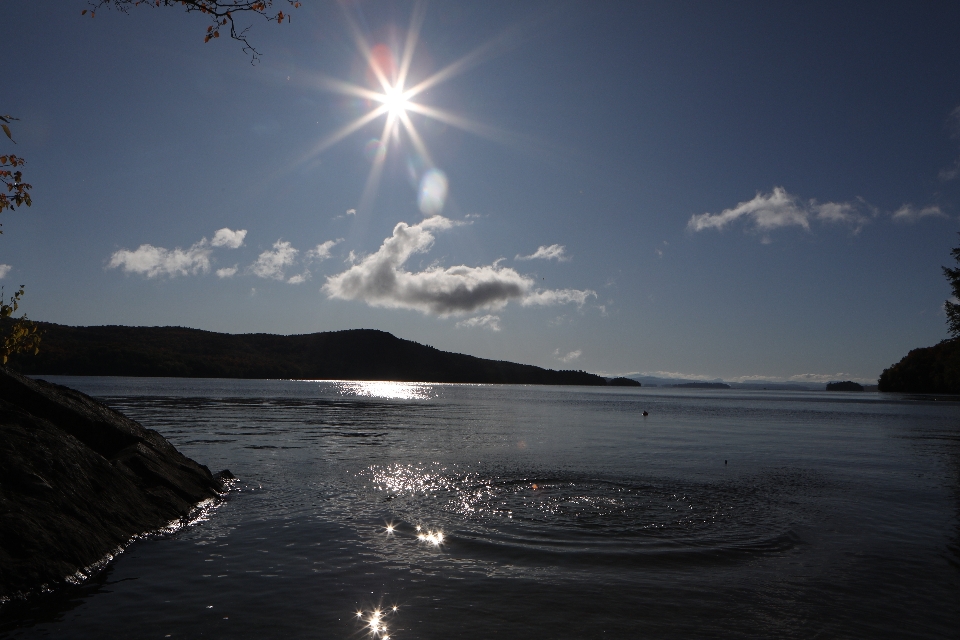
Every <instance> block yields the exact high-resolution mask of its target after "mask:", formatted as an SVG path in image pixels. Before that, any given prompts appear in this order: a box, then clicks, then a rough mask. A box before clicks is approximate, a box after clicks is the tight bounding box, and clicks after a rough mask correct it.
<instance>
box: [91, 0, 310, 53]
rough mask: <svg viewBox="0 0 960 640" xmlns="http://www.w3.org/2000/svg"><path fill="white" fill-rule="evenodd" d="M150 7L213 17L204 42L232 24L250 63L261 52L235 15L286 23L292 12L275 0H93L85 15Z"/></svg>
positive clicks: (296, 1)
mask: <svg viewBox="0 0 960 640" xmlns="http://www.w3.org/2000/svg"><path fill="white" fill-rule="evenodd" d="M286 2H287V3H288V4H289V5H290V6H291V7H293V8H294V9H297V8H299V7H300V4H301V2H300V0H286ZM141 5H143V6H149V7H176V6H180V7H182V8H184V9H186V11H187V13H192V12H197V13H201V14H203V15H206V16H207V17H209V19H210V22H211V24H210V25H208V26H207V31H206V34H205V35H204V37H203V41H204V42H210V41H211V40H214V39H216V38H219V37H220V29H221V28H223V27H227V26H229V27H230V31H229V33H230V37H231V38H233V39H234V40H236V41H238V42H240V43H242V44H243V52H244V53H247V54H249V55H250V62H251V63H255V62H256V61H257V60H259V59H260V52H259V51H257V50H256V49H255V48H254V47H253V45H251V44H250V42H249V41H248V40H247V31H248V30H249V29H250V27H249V26H248V27H244V28H242V29H237V25H236V22H234V14H236V13H250V14H256V15H259V16H260V17H262V18H264V19H265V20H267V21H269V22H276V23H277V24H282V23H283V21H284V20H286V21H287V22H290V14H288V13H284V12H283V11H276V12H274V11H273V0H91V2H90V6H91V7H92V8H91V9H89V10H87V9H84V10H83V11H81V12H80V13H81V15H85V14H87V13H88V12H89V13H90V17H91V18H92V17H94V16H95V15H96V13H97V10H98V9H101V8H107V9H117V10H118V11H122V12H123V13H128V12H129V11H130V9H131V8H134V7H139V6H141Z"/></svg>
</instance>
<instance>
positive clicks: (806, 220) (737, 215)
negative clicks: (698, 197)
mask: <svg viewBox="0 0 960 640" xmlns="http://www.w3.org/2000/svg"><path fill="white" fill-rule="evenodd" d="M864 210H867V212H868V213H870V214H871V215H867V213H865V212H864ZM877 215H879V211H878V210H877V209H875V208H873V207H870V206H869V205H867V203H866V202H865V201H864V200H862V199H859V200H857V201H856V202H825V203H819V202H817V201H816V200H807V201H803V200H801V199H800V198H799V197H797V196H794V195H791V194H789V193H787V191H786V189H784V188H783V187H774V189H773V191H771V192H770V193H766V194H764V193H760V192H757V195H756V196H755V197H754V198H753V199H752V200H748V201H746V202H740V203H738V204H737V206H735V207H733V208H731V209H724V210H723V211H721V212H720V213H702V214H699V215H693V216H691V217H690V220H689V221H688V222H687V229H689V230H691V231H703V230H705V229H723V228H725V227H727V226H728V225H731V224H733V223H734V222H737V221H742V222H746V223H748V224H749V225H750V226H751V228H752V230H753V231H755V232H758V233H761V234H766V233H768V232H770V231H773V230H775V229H779V228H782V227H791V226H795V227H800V228H802V229H804V230H806V231H809V230H810V223H811V221H813V220H816V221H819V222H824V223H830V224H846V225H849V226H850V227H851V228H852V229H853V232H854V233H858V232H859V231H860V229H862V228H863V226H864V225H865V224H867V223H868V222H870V220H871V219H872V217H876V216H877ZM943 215H944V214H943V212H942V211H941V210H940V208H939V207H937V206H929V207H923V208H919V209H918V208H916V207H914V206H913V205H910V204H905V205H903V206H902V207H900V208H899V209H897V211H895V212H894V213H893V214H891V218H892V219H893V220H894V221H895V222H916V221H917V220H920V219H921V218H925V217H931V216H940V217H942V216H943ZM764 241H765V242H767V241H769V238H768V237H767V236H766V235H764Z"/></svg>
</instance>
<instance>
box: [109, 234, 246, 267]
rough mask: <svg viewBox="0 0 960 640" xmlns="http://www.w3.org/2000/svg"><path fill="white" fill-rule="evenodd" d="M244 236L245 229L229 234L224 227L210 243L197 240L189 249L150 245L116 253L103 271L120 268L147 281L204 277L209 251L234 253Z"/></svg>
mask: <svg viewBox="0 0 960 640" xmlns="http://www.w3.org/2000/svg"><path fill="white" fill-rule="evenodd" d="M246 235H247V231H246V229H239V230H237V231H232V230H230V229H228V228H226V227H224V228H223V229H220V230H219V231H217V232H216V233H215V234H214V235H213V241H212V242H211V241H208V240H207V239H206V238H201V239H200V241H199V242H195V243H194V244H192V245H191V246H190V248H189V249H181V248H180V247H177V248H176V249H173V250H171V249H165V248H163V247H155V246H153V245H152V244H142V245H140V246H139V247H137V248H136V249H135V250H134V251H130V250H129V249H120V250H119V251H115V252H114V253H113V254H112V255H111V256H110V262H108V263H107V268H108V269H115V268H117V267H120V268H122V269H123V270H124V271H125V272H127V273H139V274H140V275H144V276H146V277H148V278H155V277H157V276H170V277H174V276H188V275H196V274H198V273H207V272H209V271H210V255H211V253H212V249H211V248H212V247H226V248H228V249H236V248H237V247H239V246H240V245H242V244H243V238H244V236H246ZM228 271H229V269H219V270H217V275H218V276H220V277H221V278H223V277H229V276H230V275H233V273H230V274H229V275H226V274H227V272H228ZM221 272H223V274H221ZM235 272H236V271H234V273H235Z"/></svg>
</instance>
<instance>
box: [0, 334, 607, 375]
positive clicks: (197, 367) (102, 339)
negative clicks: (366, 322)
mask: <svg viewBox="0 0 960 640" xmlns="http://www.w3.org/2000/svg"><path fill="white" fill-rule="evenodd" d="M37 324H38V325H40V327H41V330H42V331H43V342H42V344H41V348H40V353H39V354H38V355H36V356H15V357H12V358H11V359H10V363H9V366H10V368H11V369H14V370H16V371H20V372H22V373H25V374H30V375H36V374H39V375H96V376H158V377H184V378H297V379H316V380H399V381H411V382H469V383H493V384H578V385H603V384H606V380H605V379H604V378H602V377H600V376H597V375H593V374H590V373H586V372H583V371H553V370H550V369H541V368H540V367H534V366H531V365H523V364H516V363H513V362H503V361H496V360H484V359H483V358H475V357H473V356H467V355H461V354H458V353H447V352H445V351H440V350H438V349H434V348H433V347H428V346H424V345H421V344H417V343H416V342H411V341H409V340H401V339H400V338H397V337H395V336H393V335H391V334H389V333H386V332H384V331H376V330H372V329H353V330H349V331H332V332H325V333H311V334H306V335H296V336H278V335H271V334H265V333H251V334H241V335H232V334H225V333H214V332H211V331H201V330H199V329H186V328H183V327H120V326H104V327H67V326H63V325H56V324H48V323H37Z"/></svg>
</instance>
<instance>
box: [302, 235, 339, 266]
mask: <svg viewBox="0 0 960 640" xmlns="http://www.w3.org/2000/svg"><path fill="white" fill-rule="evenodd" d="M341 242H343V238H337V239H336V240H327V241H326V242H322V243H320V244H318V245H317V247H316V248H315V249H310V251H307V259H308V260H321V261H322V260H326V259H327V258H329V257H330V249H333V248H334V247H335V246H337V245H338V244H340V243H341Z"/></svg>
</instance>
